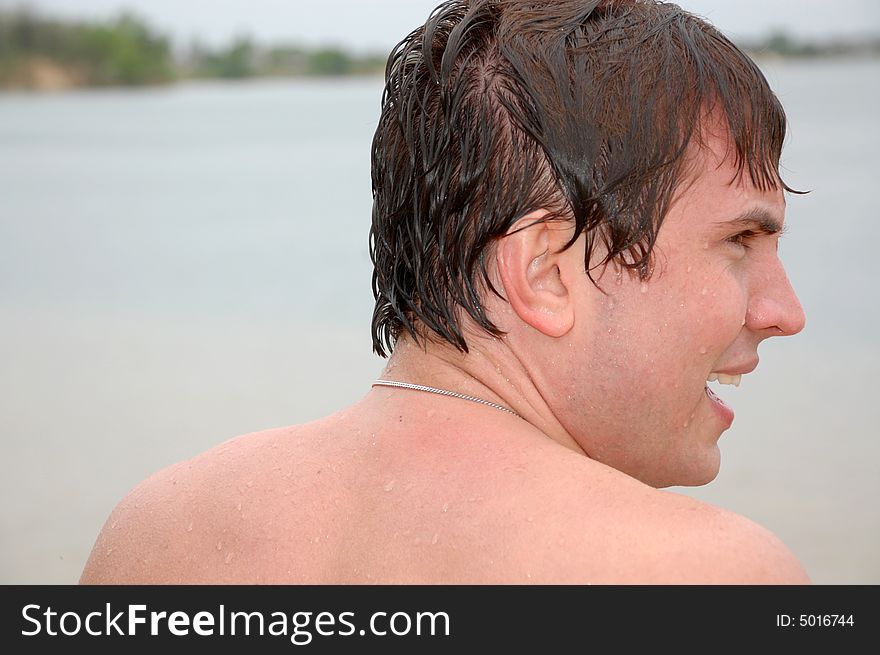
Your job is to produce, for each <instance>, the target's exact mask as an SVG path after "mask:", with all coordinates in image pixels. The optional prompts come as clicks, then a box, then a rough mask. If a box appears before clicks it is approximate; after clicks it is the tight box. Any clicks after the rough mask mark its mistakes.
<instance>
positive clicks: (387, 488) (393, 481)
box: [383, 480, 396, 491]
mask: <svg viewBox="0 0 880 655" xmlns="http://www.w3.org/2000/svg"><path fill="white" fill-rule="evenodd" d="M395 482H396V480H392V481H391V482H389V483H388V484H386V485H385V486H384V487H383V488H384V489H385V491H391V490H392V489H394V483H395Z"/></svg>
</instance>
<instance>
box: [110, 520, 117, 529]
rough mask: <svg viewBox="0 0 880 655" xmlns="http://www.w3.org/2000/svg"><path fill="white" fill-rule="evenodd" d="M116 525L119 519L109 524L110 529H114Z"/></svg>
mask: <svg viewBox="0 0 880 655" xmlns="http://www.w3.org/2000/svg"><path fill="white" fill-rule="evenodd" d="M117 525H119V521H113V524H112V525H111V526H110V529H111V530H115V529H116V526H117Z"/></svg>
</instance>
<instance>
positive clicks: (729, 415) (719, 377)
mask: <svg viewBox="0 0 880 655" xmlns="http://www.w3.org/2000/svg"><path fill="white" fill-rule="evenodd" d="M741 381H742V375H728V374H726V373H715V372H713V373H710V374H709V376H708V377H707V378H706V386H705V390H706V396H707V397H708V398H709V402H711V403H712V406H713V407H714V408H715V411H716V412H717V414H718V415H719V417H720V418H721V419H722V421H723V422H724V423H725V424H726V426H727V427H728V428H729V427H730V426H731V424H732V423H733V417H734V412H733V408H732V407H730V406H729V405H728V404H727V403H725V402H724V401H723V400H721V398H720V397H719V396H718V394H716V393H715V391H713V390H712V389H711V388H710V387H709V383H710V382H717V383H718V384H719V385H733V386H734V387H738V386H739V383H740V382H741ZM725 429H726V428H725Z"/></svg>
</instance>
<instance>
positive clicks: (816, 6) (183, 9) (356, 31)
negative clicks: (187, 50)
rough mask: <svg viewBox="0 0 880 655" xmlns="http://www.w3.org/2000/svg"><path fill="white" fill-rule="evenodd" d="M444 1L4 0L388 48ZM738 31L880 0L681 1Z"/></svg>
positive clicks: (879, 12)
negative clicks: (130, 11)
mask: <svg viewBox="0 0 880 655" xmlns="http://www.w3.org/2000/svg"><path fill="white" fill-rule="evenodd" d="M437 4H439V0H0V7H16V6H25V7H32V8H37V9H39V10H42V13H45V14H53V15H64V16H74V17H89V18H95V17H98V18H100V17H107V16H112V15H114V14H116V13H118V12H119V11H120V10H121V9H123V8H130V9H133V10H135V11H136V12H137V13H139V14H140V15H142V16H143V17H145V18H147V19H148V20H149V21H150V22H151V23H152V24H153V25H154V26H156V27H158V28H160V29H161V30H162V31H164V32H167V33H169V34H171V35H172V36H173V37H174V38H175V39H177V40H178V41H179V42H181V43H186V42H187V41H189V40H190V39H191V38H192V37H198V38H200V39H201V40H203V41H205V42H208V43H212V44H217V43H222V42H225V41H228V40H229V39H231V38H233V37H235V36H238V35H250V36H253V37H255V38H256V39H257V40H259V41H264V42H278V41H298V42H304V43H310V44H316V43H337V44H344V45H347V46H349V47H354V48H357V49H378V50H383V51H384V50H387V49H389V48H390V47H391V46H392V45H394V44H395V43H397V41H399V40H400V39H401V38H403V37H404V36H405V35H406V34H407V33H408V32H409V31H410V30H411V29H412V28H413V27H415V26H416V25H418V24H420V23H422V22H424V19H425V18H426V17H427V15H428V13H429V12H430V10H431V9H433V8H434V6H436V5H437ZM678 4H680V5H681V6H683V7H684V8H686V9H688V10H690V11H693V12H695V13H697V14H700V15H702V16H704V17H706V18H708V19H709V20H710V21H712V22H713V23H714V24H715V25H716V26H717V27H719V28H720V29H721V30H722V31H724V32H725V33H727V34H728V35H730V36H733V37H743V36H744V37H751V36H762V35H764V34H767V33H768V32H769V31H771V30H773V29H775V28H780V27H781V28H785V29H786V30H787V31H788V32H789V33H792V34H796V35H799V36H810V37H827V36H832V35H851V34H880V1H878V0H680V1H679V3H678Z"/></svg>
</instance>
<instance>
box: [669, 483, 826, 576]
mask: <svg viewBox="0 0 880 655" xmlns="http://www.w3.org/2000/svg"><path fill="white" fill-rule="evenodd" d="M657 493H661V494H663V495H664V496H665V497H666V498H665V501H666V503H668V506H669V517H670V520H669V528H668V529H667V530H664V531H663V534H664V536H666V537H667V539H670V540H674V539H675V538H676V534H677V535H678V537H679V539H680V540H681V544H682V547H681V548H677V547H675V546H674V542H670V543H667V545H666V546H665V547H664V548H663V550H662V555H663V557H664V558H665V559H666V561H667V563H668V565H669V567H670V570H672V571H674V572H675V576H676V577H679V578H680V580H676V582H680V583H683V584H694V583H709V584H758V585H760V584H774V585H775V584H810V579H809V576H808V575H807V573H806V571H805V570H804V568H803V566H802V565H801V563H800V562H799V561H798V559H797V558H796V557H795V555H794V553H792V552H791V550H790V549H789V548H788V547H787V546H786V545H785V544H784V543H782V541H781V540H780V539H779V538H778V537H776V535H774V534H773V533H772V532H771V531H770V530H768V529H767V528H765V527H763V526H761V525H759V524H758V523H755V522H754V521H752V520H750V519H748V518H746V517H744V516H741V515H739V514H736V513H734V512H730V511H728V510H724V509H722V508H719V507H715V506H713V505H709V504H706V503H702V502H699V501H697V500H694V499H692V498H688V497H685V496H681V495H679V494H674V493H670V492H657Z"/></svg>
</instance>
